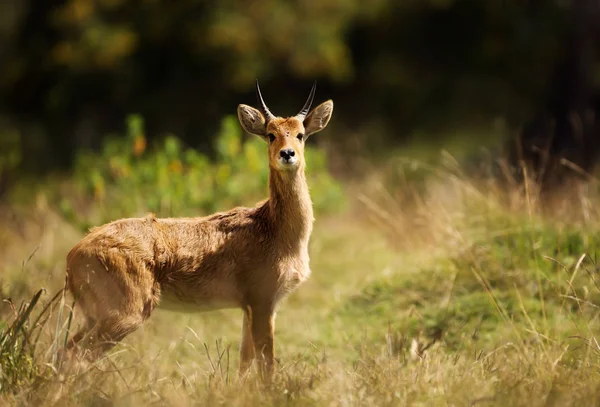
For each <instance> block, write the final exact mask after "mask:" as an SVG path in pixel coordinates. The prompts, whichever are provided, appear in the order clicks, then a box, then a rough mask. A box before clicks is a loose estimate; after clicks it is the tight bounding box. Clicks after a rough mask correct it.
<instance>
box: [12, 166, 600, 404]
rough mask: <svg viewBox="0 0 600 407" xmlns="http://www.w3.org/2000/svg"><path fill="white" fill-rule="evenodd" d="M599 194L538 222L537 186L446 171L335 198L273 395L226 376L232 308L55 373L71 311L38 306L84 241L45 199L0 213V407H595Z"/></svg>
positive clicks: (577, 194) (293, 312) (571, 194)
mask: <svg viewBox="0 0 600 407" xmlns="http://www.w3.org/2000/svg"><path fill="white" fill-rule="evenodd" d="M309 171H310V168H309ZM595 188H597V187H596V184H595V183H592V184H590V185H587V186H581V187H579V186H574V187H573V188H572V189H570V190H568V191H566V192H565V193H564V195H563V198H564V199H562V200H559V202H557V203H556V204H553V205H552V206H548V205H546V206H543V205H542V203H541V202H540V201H539V199H538V198H537V194H536V189H535V187H534V186H533V184H528V183H526V184H525V186H517V185H515V186H511V187H508V192H506V189H505V190H504V192H501V190H500V188H498V187H497V183H496V182H495V180H494V179H483V180H482V179H478V180H475V179H473V178H471V177H469V176H468V175H465V172H464V171H462V170H461V169H460V167H459V166H455V167H453V168H448V167H443V166H442V167H439V168H433V169H432V170H431V171H430V172H429V173H428V175H427V176H426V177H425V178H424V179H423V180H420V181H418V183H416V184H415V183H412V182H409V181H405V182H404V183H396V184H392V183H389V182H388V180H387V179H386V178H385V177H384V176H383V175H382V174H381V173H378V172H377V171H373V173H372V174H370V175H369V176H367V177H365V179H363V180H361V181H357V182H354V183H348V184H347V185H346V187H345V199H347V200H348V202H349V205H348V208H347V209H345V210H343V211H342V210H340V211H339V212H335V213H328V214H324V215H319V216H317V219H316V222H315V228H314V232H313V237H312V240H311V246H310V254H311V268H312V276H311V279H310V280H309V281H308V282H307V283H305V284H304V285H303V286H301V287H300V288H299V289H298V290H297V291H296V292H294V293H293V294H292V295H290V296H289V298H287V299H286V300H285V301H284V302H283V303H282V304H281V307H280V309H279V312H278V316H277V323H276V336H275V346H276V357H277V359H278V363H277V367H276V372H275V374H274V377H273V379H272V381H271V382H269V383H263V382H261V381H260V380H259V378H258V377H257V376H256V375H250V376H249V377H246V378H245V379H239V378H238V377H237V374H236V370H237V364H238V346H239V341H240V333H241V319H242V318H241V317H242V315H241V312H240V311H237V310H227V311H216V312H208V313H202V314H194V313H186V314H182V313H174V312H168V311H163V310H160V309H159V310H157V311H156V312H155V313H154V314H153V316H152V318H151V319H150V320H148V321H147V323H146V324H145V325H144V326H143V327H142V328H141V329H139V330H138V331H136V332H135V333H133V334H132V335H130V336H129V337H127V338H126V340H125V341H124V342H123V343H122V344H120V345H119V346H117V347H116V348H114V349H113V350H112V351H111V352H110V353H109V354H108V355H107V356H106V358H104V359H103V360H101V361H100V362H98V363H97V364H94V365H92V366H86V367H85V368H82V369H80V370H77V371H71V372H68V373H61V372H59V371H57V370H56V369H55V361H56V359H55V356H56V349H57V347H58V345H60V343H62V342H63V340H64V336H65V333H66V330H67V327H70V329H71V330H73V329H75V328H76V326H77V324H78V323H80V321H79V319H78V317H79V315H78V311H77V308H75V310H74V315H73V319H72V321H70V320H69V315H70V314H69V310H70V305H71V299H70V297H68V296H67V297H65V298H64V299H63V298H62V297H60V296H59V297H58V298H57V300H56V301H54V302H52V303H50V300H51V298H52V296H53V295H54V293H56V292H57V291H58V290H59V289H60V288H61V287H62V285H63V281H64V268H65V257H66V253H67V252H68V251H69V249H70V248H71V247H72V246H73V245H74V244H75V243H76V242H77V241H78V240H79V239H80V238H81V237H82V236H83V233H84V232H83V231H82V230H81V229H80V228H78V227H76V226H74V225H73V224H72V222H70V221H68V220H66V219H65V217H64V216H62V215H61V214H60V213H59V212H57V211H56V210H55V208H54V207H53V205H52V204H51V203H49V202H48V200H47V199H46V198H45V195H44V194H42V193H40V194H37V195H34V196H33V197H32V198H31V200H30V201H29V202H28V204H27V205H20V206H10V205H6V206H4V207H3V208H2V209H1V211H2V213H1V214H0V218H1V223H0V294H1V296H2V298H3V300H4V302H3V303H2V305H0V311H1V313H0V315H1V316H2V322H0V330H1V331H0V332H2V334H0V349H1V350H2V352H3V353H2V355H0V360H1V361H2V365H1V366H0V377H1V378H0V404H1V405H7V406H8V405H10V406H23V405H44V406H72V405H73V406H74V405H90V406H137V405H157V406H158V405H160V406H163V405H164V406H213V405H227V406H251V405H252V406H253V405H261V406H262V405H274V406H275V405H276V406H279V405H290V406H313V405H319V406H321V405H324V406H329V405H331V406H354V405H374V406H392V405H393V406H396V405H400V406H595V405H599V404H600V344H599V343H598V341H597V338H598V333H599V327H600V326H599V320H598V317H599V315H600V312H599V311H600V273H599V268H598V264H597V260H598V259H597V255H598V253H599V251H600V228H599V227H598V226H599V225H600V211H599V209H598V208H600V195H599V194H598V193H597V192H595ZM246 204H247V205H252V204H253V202H252V201H250V202H247V203H246ZM40 288H44V289H45V291H44V292H43V293H42V294H41V296H40V297H39V301H38V302H37V303H36V304H35V307H32V310H31V314H29V315H25V316H26V317H27V318H22V319H21V320H20V325H19V326H18V327H15V324H16V323H19V318H21V317H22V316H23V314H24V313H26V312H27V308H26V305H27V304H28V302H29V301H31V298H32V297H33V295H34V294H35V293H36V292H37V291H38V290H39V289H40ZM22 303H25V308H19V306H20V305H21V304H22ZM48 304H50V306H49V308H48V310H47V312H46V314H45V316H48V317H49V318H48V319H47V320H46V318H45V316H44V318H42V319H40V320H38V321H37V322H38V325H35V324H34V322H35V316H36V315H38V314H39V313H41V312H42V310H43V309H44V306H46V305H48ZM41 322H43V324H42V323H41ZM69 324H70V325H69ZM30 333H31V334H30ZM38 334H39V337H38ZM13 339H14V340H13ZM34 341H35V349H33V343H34ZM28 344H29V345H28Z"/></svg>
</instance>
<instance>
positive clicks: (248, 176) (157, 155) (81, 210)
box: [60, 115, 344, 228]
mask: <svg viewBox="0 0 600 407" xmlns="http://www.w3.org/2000/svg"><path fill="white" fill-rule="evenodd" d="M215 147H216V153H217V154H216V157H215V159H213V160H211V159H210V158H209V157H208V156H206V155H204V154H202V153H200V152H198V151H196V150H194V149H191V148H185V147H184V146H182V144H181V142H180V140H179V139H178V138H176V137H175V136H173V135H168V136H167V137H165V138H164V140H162V142H161V143H158V144H157V145H156V146H155V148H153V149H147V144H146V138H145V136H144V125H143V120H142V118H141V117H139V116H135V115H134V116H130V117H129V118H128V121H127V133H126V135H125V137H112V138H108V139H107V141H106V142H105V144H104V146H103V149H102V151H101V152H100V153H91V152H87V153H80V154H79V155H78V156H77V159H76V163H75V175H74V181H75V190H74V191H69V193H67V194H65V195H64V197H63V198H62V200H61V202H60V208H61V210H62V212H63V214H64V215H66V216H67V217H69V218H70V219H71V220H73V221H74V222H75V223H76V224H78V225H79V226H81V227H83V228H87V227H89V226H91V225H98V224H102V223H106V222H109V221H111V220H114V219H116V218H120V217H124V216H126V217H131V216H140V215H143V214H145V213H147V212H154V213H156V214H157V215H159V216H191V215H194V216H197V215H201V214H208V213H211V212H214V211H218V210H225V209H228V208H231V207H234V206H238V205H252V204H254V203H255V202H256V201H258V200H260V199H262V198H264V197H265V196H266V193H267V180H268V174H269V170H268V164H267V161H266V151H265V150H266V148H265V145H264V143H263V142H262V141H261V140H258V139H257V138H252V139H250V140H248V141H246V142H243V141H242V132H241V129H240V126H239V124H238V123H237V119H236V118H235V117H234V116H227V117H225V118H224V119H223V122H222V125H221V129H220V132H219V134H218V137H217V138H216V146H215ZM305 156H306V161H307V166H308V171H307V173H308V174H307V175H308V177H309V183H310V187H311V191H312V197H313V201H314V205H315V210H316V211H317V212H330V211H336V210H341V209H342V208H343V206H344V199H343V192H342V188H341V186H340V184H339V183H337V182H336V181H335V180H334V179H333V178H332V177H331V175H330V174H329V172H328V171H327V163H326V160H325V154H324V152H323V151H321V150H318V149H316V148H314V147H307V148H306V151H305ZM90 203H92V205H90Z"/></svg>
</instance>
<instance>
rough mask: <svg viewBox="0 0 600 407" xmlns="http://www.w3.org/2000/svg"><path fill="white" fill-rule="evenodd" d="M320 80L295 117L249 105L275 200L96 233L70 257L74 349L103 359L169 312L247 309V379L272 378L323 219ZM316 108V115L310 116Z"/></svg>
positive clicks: (241, 113) (245, 110)
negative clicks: (254, 372) (313, 163)
mask: <svg viewBox="0 0 600 407" xmlns="http://www.w3.org/2000/svg"><path fill="white" fill-rule="evenodd" d="M315 89H316V82H315V83H314V84H313V87H312V89H311V91H310V94H309V97H308V99H307V101H306V103H305V104H304V106H303V107H302V110H300V113H298V114H297V115H295V116H292V117H288V118H282V117H276V116H275V115H273V114H272V113H271V112H270V110H269V108H268V107H267V105H266V103H265V101H264V100H263V97H262V94H261V91H260V87H259V85H258V80H257V81H256V97H257V100H258V105H259V109H255V108H253V107H250V106H248V105H244V104H240V105H239V106H238V108H237V115H238V119H239V121H240V124H241V126H242V128H243V129H244V130H245V131H246V132H247V133H250V134H253V135H256V136H258V137H260V138H261V139H263V140H264V141H265V142H266V143H267V145H268V162H269V185H268V188H269V197H268V199H266V200H264V201H261V202H259V203H258V204H256V206H255V207H251V208H247V207H236V208H233V209H231V210H229V211H226V212H220V213H214V214H212V215H210V216H206V217H196V218H157V217H155V216H154V215H153V214H151V215H148V216H146V217H143V218H125V219H120V220H116V221H113V222H111V223H108V224H105V225H103V226H99V227H96V228H92V229H91V230H90V232H89V233H88V234H87V235H86V236H85V237H84V238H83V239H82V240H81V241H80V242H79V243H77V244H76V245H75V246H74V247H73V249H72V250H71V251H70V252H69V254H68V256H67V268H66V276H67V277H66V286H67V288H68V289H69V291H70V292H71V293H72V295H73V296H74V297H75V299H76V302H77V306H78V307H80V308H81V309H82V311H83V314H84V316H85V323H84V324H83V328H82V329H81V330H80V331H79V332H77V333H76V334H75V335H74V336H73V337H72V338H71V340H70V341H69V344H68V346H67V349H68V350H72V351H74V352H75V351H78V350H83V351H84V352H85V354H86V355H87V357H88V358H93V359H95V358H97V357H98V356H99V355H101V354H103V353H104V352H106V351H107V350H109V349H111V348H112V347H113V346H115V345H116V344H117V343H118V342H120V341H121V340H122V339H123V338H125V336H127V335H128V334H130V333H132V332H133V331H135V330H136V329H137V328H138V327H140V326H141V325H142V324H143V323H144V321H145V320H146V319H148V317H150V315H151V314H152V311H153V310H154V309H155V308H156V307H157V306H158V307H161V308H165V309H172V310H180V309H181V308H182V307H183V308H184V309H186V310H188V309H190V308H191V309H193V310H199V311H201V310H207V309H222V308H241V309H242V311H243V326H242V337H241V344H240V365H239V372H240V373H241V374H243V373H245V372H247V371H248V369H249V367H250V366H251V365H252V363H253V362H254V361H255V360H256V361H258V362H259V364H260V366H261V369H262V370H261V371H263V372H266V373H271V372H272V370H273V361H274V329H275V315H276V310H277V306H278V303H279V302H280V301H281V300H282V299H283V298H284V297H285V296H286V295H287V294H289V293H290V292H291V291H292V290H294V289H295V288H296V287H297V286H298V285H300V284H301V283H302V282H304V281H305V280H306V279H308V277H309V275H310V267H309V254H308V244H309V239H310V235H311V232H312V227H313V222H314V217H313V208H312V202H311V198H310V195H309V190H308V185H307V182H306V177H305V162H304V144H305V142H306V140H307V139H308V137H309V136H310V135H312V134H314V133H317V132H319V131H321V130H323V129H324V128H325V127H326V126H327V124H328V122H329V119H330V118H331V114H332V112H333V101H331V100H328V101H326V102H323V103H322V104H320V105H318V106H317V107H316V108H314V109H313V110H312V111H310V107H311V105H312V102H313V99H314V96H315ZM309 111H310V112H309Z"/></svg>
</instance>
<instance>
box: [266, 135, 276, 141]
mask: <svg viewBox="0 0 600 407" xmlns="http://www.w3.org/2000/svg"><path fill="white" fill-rule="evenodd" d="M267 137H269V141H270V142H271V143H272V142H274V141H275V135H274V134H273V133H269V134H267Z"/></svg>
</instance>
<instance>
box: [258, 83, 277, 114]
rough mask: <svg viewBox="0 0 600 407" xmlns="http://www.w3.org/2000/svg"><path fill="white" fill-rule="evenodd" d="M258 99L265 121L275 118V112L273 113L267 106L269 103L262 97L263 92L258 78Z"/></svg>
mask: <svg viewBox="0 0 600 407" xmlns="http://www.w3.org/2000/svg"><path fill="white" fill-rule="evenodd" d="M256 99H257V101H258V105H259V106H260V110H261V112H262V114H263V115H264V116H265V121H266V122H268V121H269V120H273V119H274V118H275V115H274V114H273V113H271V111H270V110H269V108H268V107H267V104H266V103H265V101H264V99H263V97H262V94H261V93H260V86H258V79H257V80H256Z"/></svg>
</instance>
